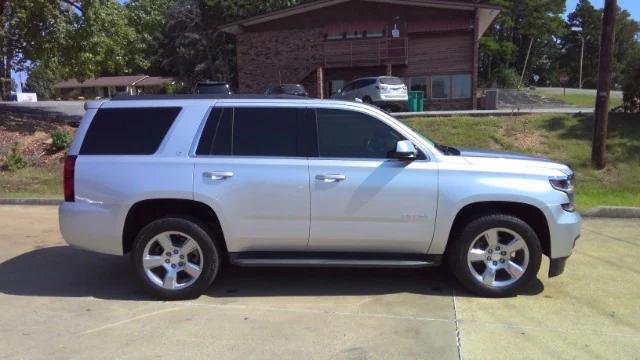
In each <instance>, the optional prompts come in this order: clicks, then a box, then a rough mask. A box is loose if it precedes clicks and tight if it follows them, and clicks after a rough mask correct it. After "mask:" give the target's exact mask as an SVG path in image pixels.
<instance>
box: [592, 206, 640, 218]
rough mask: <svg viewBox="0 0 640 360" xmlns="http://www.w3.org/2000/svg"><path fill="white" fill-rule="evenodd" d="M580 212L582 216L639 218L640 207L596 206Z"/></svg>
mask: <svg viewBox="0 0 640 360" xmlns="http://www.w3.org/2000/svg"><path fill="white" fill-rule="evenodd" d="M580 213H581V215H582V216H584V217H592V218H617V219H635V218H640V207H625V206H598V207H594V208H591V209H587V210H584V211H581V212H580Z"/></svg>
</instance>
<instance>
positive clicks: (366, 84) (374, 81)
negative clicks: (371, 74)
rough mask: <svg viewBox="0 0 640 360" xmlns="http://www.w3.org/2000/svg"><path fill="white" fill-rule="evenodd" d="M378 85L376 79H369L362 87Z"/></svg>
mask: <svg viewBox="0 0 640 360" xmlns="http://www.w3.org/2000/svg"><path fill="white" fill-rule="evenodd" d="M375 83H376V79H367V80H365V81H364V83H363V84H362V87H365V86H370V85H373V84H375Z"/></svg>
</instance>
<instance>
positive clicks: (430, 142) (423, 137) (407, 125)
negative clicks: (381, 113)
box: [393, 116, 437, 146]
mask: <svg viewBox="0 0 640 360" xmlns="http://www.w3.org/2000/svg"><path fill="white" fill-rule="evenodd" d="M393 118H394V119H396V120H398V121H399V122H400V123H402V124H403V125H404V126H406V127H408V128H409V129H411V130H413V132H414V133H415V134H416V135H418V136H419V137H420V138H421V139H422V140H424V141H425V142H426V143H427V144H430V145H432V146H436V145H437V144H436V143H435V142H434V141H433V140H431V139H429V138H428V137H426V136H424V135H422V133H420V130H418V129H416V128H414V127H413V126H411V125H409V124H407V123H406V122H404V121H402V120H400V119H398V118H397V117H395V116H393Z"/></svg>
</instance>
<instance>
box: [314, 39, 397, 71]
mask: <svg viewBox="0 0 640 360" xmlns="http://www.w3.org/2000/svg"><path fill="white" fill-rule="evenodd" d="M408 45H409V41H408V39H407V38H384V39H366V40H365V39H358V40H347V41H344V40H342V41H340V40H339V41H326V42H325V43H324V47H323V55H324V67H325V68H348V67H362V66H381V65H386V64H392V65H406V64H407V60H408V58H409V46H408Z"/></svg>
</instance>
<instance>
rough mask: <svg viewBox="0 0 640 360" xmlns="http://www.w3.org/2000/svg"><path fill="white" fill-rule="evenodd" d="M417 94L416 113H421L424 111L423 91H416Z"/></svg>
mask: <svg viewBox="0 0 640 360" xmlns="http://www.w3.org/2000/svg"><path fill="white" fill-rule="evenodd" d="M416 92H417V93H418V99H417V102H418V106H417V111H418V112H423V111H424V91H416Z"/></svg>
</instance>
